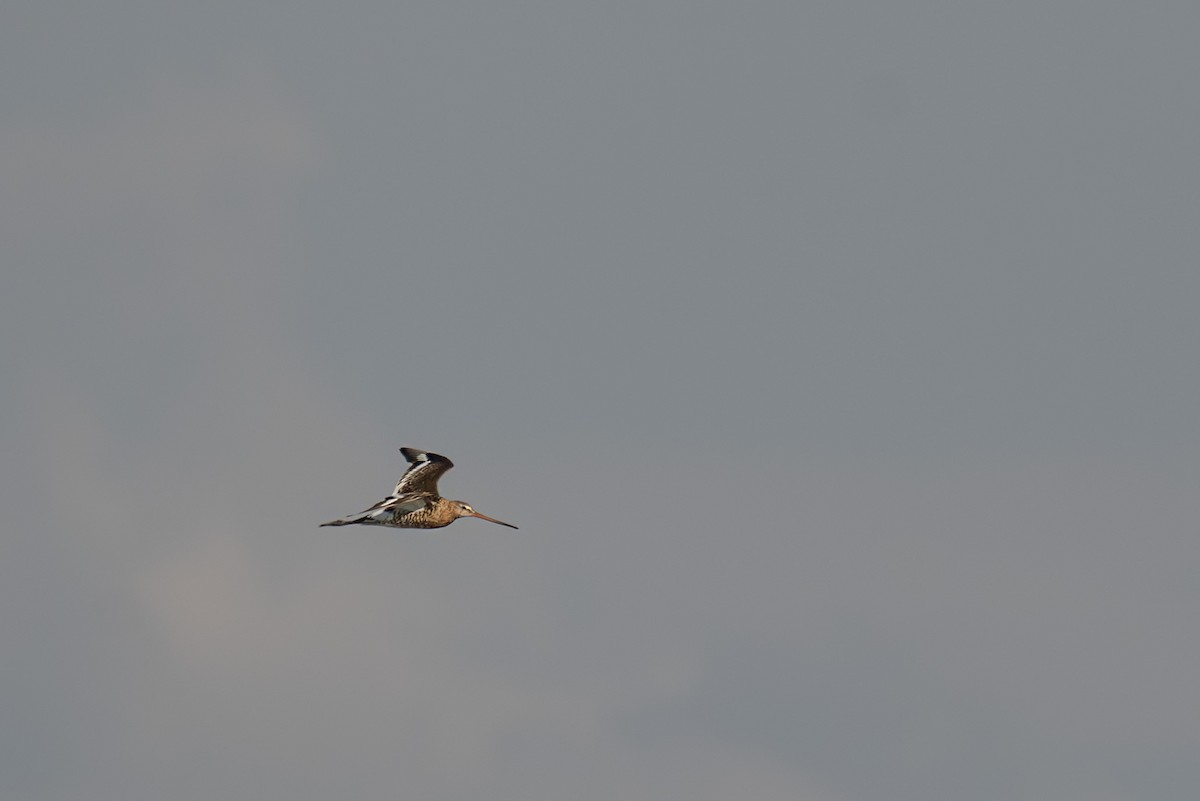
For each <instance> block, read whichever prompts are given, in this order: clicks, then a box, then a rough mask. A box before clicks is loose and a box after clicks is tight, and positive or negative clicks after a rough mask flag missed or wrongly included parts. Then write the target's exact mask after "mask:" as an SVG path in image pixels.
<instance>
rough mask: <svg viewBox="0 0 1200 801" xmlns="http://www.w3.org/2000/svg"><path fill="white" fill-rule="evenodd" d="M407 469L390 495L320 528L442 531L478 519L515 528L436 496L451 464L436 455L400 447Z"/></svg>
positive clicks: (468, 506) (465, 505) (444, 458)
mask: <svg viewBox="0 0 1200 801" xmlns="http://www.w3.org/2000/svg"><path fill="white" fill-rule="evenodd" d="M400 452H401V453H403V454H404V458H405V459H407V460H408V461H409V468H408V470H406V471H405V472H404V475H403V476H401V477H400V481H399V482H397V483H396V488H395V489H394V490H392V494H391V495H389V496H388V497H386V498H384V499H383V500H382V501H380V502H379V503H377V504H375V505H374V506H372V507H371V508H370V509H366V510H364V511H362V512H359V513H358V514H356V515H350V516H349V517H343V518H340V519H338V520H330V521H329V522H328V523H322V524H321V525H322V526H354V525H358V526H390V527H392V528H441V527H442V526H448V525H450V524H451V523H453V522H454V521H455V520H457V519H458V518H460V517H478V518H479V519H481V520H487V521H490V522H492V523H499V524H500V525H502V526H508V527H509V528H516V526H514V525H513V524H512V523H505V522H503V521H502V520H497V519H495V518H494V517H488V516H487V515H481V514H480V513H479V512H476V511H475V510H474V509H472V508H471V507H470V505H469V504H466V503H463V502H462V501H452V500H450V499H449V498H443V497H442V496H441V495H439V494H438V488H437V482H438V479H439V478H441V476H442V474H443V473H445V472H446V471H447V470H449V469H450V468H451V467H454V462H452V461H450V460H449V459H447V458H446V457H445V456H439V455H438V454H436V453H428V452H427V451H419V450H417V449H416V448H401V449H400Z"/></svg>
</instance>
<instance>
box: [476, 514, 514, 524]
mask: <svg viewBox="0 0 1200 801" xmlns="http://www.w3.org/2000/svg"><path fill="white" fill-rule="evenodd" d="M471 517H478V518H479V519H480V520H486V521H488V522H489V523H499V524H500V525H502V526H508V527H509V528H516V526H514V525H513V524H512V523H505V522H504V521H503V520H497V519H496V518H494V517H488V516H487V515H481V514H479V512H476V513H475V514H473V515H471Z"/></svg>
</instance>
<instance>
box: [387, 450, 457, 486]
mask: <svg viewBox="0 0 1200 801" xmlns="http://www.w3.org/2000/svg"><path fill="white" fill-rule="evenodd" d="M400 452H401V453H402V454H404V458H405V459H407V460H408V461H409V468H408V470H405V471H404V475H402V476H400V480H399V481H398V482H396V489H395V490H393V491H392V496H393V497H396V498H399V497H402V496H404V495H417V494H422V493H428V494H430V495H437V494H438V488H437V482H438V479H439V478H441V477H442V473H445V472H446V471H447V470H449V469H450V468H451V467H454V462H452V461H450V460H449V459H447V458H446V457H445V456H439V455H438V454H436V453H427V452H426V451H419V450H417V449H416V448H401V449H400Z"/></svg>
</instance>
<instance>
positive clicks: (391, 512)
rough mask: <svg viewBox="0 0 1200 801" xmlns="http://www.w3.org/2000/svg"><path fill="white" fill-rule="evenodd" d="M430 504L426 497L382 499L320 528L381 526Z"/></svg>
mask: <svg viewBox="0 0 1200 801" xmlns="http://www.w3.org/2000/svg"><path fill="white" fill-rule="evenodd" d="M430 503H431V500H430V498H429V496H427V495H411V494H409V495H402V496H399V497H397V496H395V495H392V496H389V497H387V498H384V499H383V500H382V501H380V502H379V503H377V504H375V505H374V506H372V507H371V508H370V509H364V510H363V511H361V512H359V513H358V514H356V515H349V516H348V517H343V518H340V519H338V520H330V521H329V522H328V523H322V524H321V525H322V526H349V525H353V524H355V523H358V524H360V525H364V526H370V525H382V524H385V523H390V522H391V521H392V519H393V517H394V516H395V515H397V514H407V513H408V512H415V511H417V510H418V509H424V508H425V507H426V506H428V505H429V504H430Z"/></svg>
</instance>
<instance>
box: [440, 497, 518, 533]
mask: <svg viewBox="0 0 1200 801" xmlns="http://www.w3.org/2000/svg"><path fill="white" fill-rule="evenodd" d="M452 503H453V504H454V516H455V517H478V518H479V519H480V520H487V521H488V522H489V523H499V524H500V525H502V526H508V527H509V528H516V526H514V525H513V524H512V523H505V522H504V521H503V520H497V519H496V518H494V517H488V516H487V515H481V514H479V512H476V511H475V510H474V509H472V508H471V504H469V503H463V502H462V501H452Z"/></svg>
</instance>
